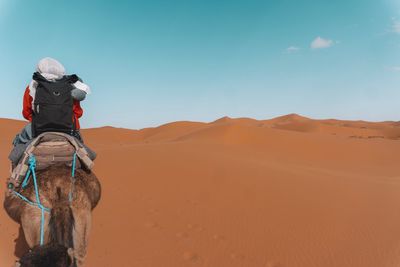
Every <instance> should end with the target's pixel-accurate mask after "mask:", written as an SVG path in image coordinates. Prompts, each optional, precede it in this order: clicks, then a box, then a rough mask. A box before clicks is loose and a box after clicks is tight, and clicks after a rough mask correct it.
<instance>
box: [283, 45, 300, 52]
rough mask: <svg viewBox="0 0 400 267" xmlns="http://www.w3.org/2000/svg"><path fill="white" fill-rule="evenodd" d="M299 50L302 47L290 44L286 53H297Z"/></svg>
mask: <svg viewBox="0 0 400 267" xmlns="http://www.w3.org/2000/svg"><path fill="white" fill-rule="evenodd" d="M299 50H300V47H298V46H293V45H292V46H289V47H288V48H286V53H296V52H297V51H299Z"/></svg>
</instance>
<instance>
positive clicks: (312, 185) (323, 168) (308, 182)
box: [0, 114, 400, 267]
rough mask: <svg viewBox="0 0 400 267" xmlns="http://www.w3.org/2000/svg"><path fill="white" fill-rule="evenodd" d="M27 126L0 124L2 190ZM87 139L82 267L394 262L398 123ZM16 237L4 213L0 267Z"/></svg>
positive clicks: (230, 123)
mask: <svg viewBox="0 0 400 267" xmlns="http://www.w3.org/2000/svg"><path fill="white" fill-rule="evenodd" d="M23 124H24V123H23V122H18V121H12V120H0V131H1V136H0V145H1V150H0V151H1V153H0V157H1V160H0V166H1V169H0V170H1V176H2V177H3V179H4V182H3V183H0V191H2V192H3V191H4V190H5V179H6V178H7V175H8V171H9V163H8V161H7V155H8V152H9V150H10V142H11V140H12V138H13V136H14V135H15V133H16V132H17V131H19V128H20V127H22V125H23ZM83 135H84V137H85V139H86V142H87V144H88V145H89V146H90V147H92V148H93V149H95V150H96V151H97V152H98V159H97V160H96V167H95V172H96V174H97V175H98V177H99V179H100V180H101V183H102V186H103V195H102V200H101V202H100V205H99V206H98V208H96V210H95V211H94V213H93V229H92V232H91V239H90V243H89V248H88V257H87V266H88V267H111V266H118V267H124V266H127V267H131V266H137V267H169V266H171V267H179V266H184V267H186V266H211V267H235V266H249V267H253V266H254V267H296V266H299V267H300V266H301V267H347V266H348V267H350V266H352V267H355V266H359V267H369V266H371V267H395V266H400V123H398V122H379V123H372V122H363V121H339V120H312V119H308V118H304V117H301V116H298V115H295V114H291V115H287V116H283V117H279V118H275V119H272V120H253V119H248V118H240V119H231V118H228V117H225V118H221V119H219V120H217V121H215V122H212V123H198V122H174V123H170V124H166V125H162V126H160V127H156V128H147V129H142V130H126V129H116V128H111V127H104V128H97V129H88V130H84V131H83ZM39 178H40V177H39ZM17 237H18V225H16V224H15V223H14V222H12V221H11V219H9V218H8V217H7V215H6V214H5V212H4V211H3V210H1V211H0V266H1V267H3V266H11V265H12V263H13V261H14V260H15V254H17V255H18V254H20V253H22V251H23V250H24V248H23V246H21V245H18V246H17V247H16V245H15V240H16V239H17ZM19 239H21V237H20V238H19ZM18 243H21V242H18Z"/></svg>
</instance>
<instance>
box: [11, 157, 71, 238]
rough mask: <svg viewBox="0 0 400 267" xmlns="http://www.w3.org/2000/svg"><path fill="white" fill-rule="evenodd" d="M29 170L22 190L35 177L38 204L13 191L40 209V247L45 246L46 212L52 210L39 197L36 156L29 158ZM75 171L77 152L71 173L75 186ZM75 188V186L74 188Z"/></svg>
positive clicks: (34, 183)
mask: <svg viewBox="0 0 400 267" xmlns="http://www.w3.org/2000/svg"><path fill="white" fill-rule="evenodd" d="M28 162H29V169H28V171H27V173H26V176H25V179H24V181H23V183H22V188H25V187H26V186H27V185H28V184H29V180H30V176H31V174H32V177H33V185H34V188H35V197H36V202H33V201H31V200H29V199H28V198H26V197H25V196H23V195H21V194H20V193H18V192H16V191H13V193H14V194H15V195H16V196H18V197H19V198H21V199H22V200H23V201H25V202H27V203H28V204H30V205H32V206H36V207H38V208H39V209H40V211H41V220H40V245H41V246H43V245H44V219H45V217H44V212H50V209H48V208H46V207H44V206H43V205H42V202H41V201H40V195H39V187H38V185H37V178H36V172H35V169H36V158H35V156H34V155H30V156H29V161H28ZM75 169H76V152H75V153H74V157H73V160H72V173H71V177H72V179H73V184H74V181H75V179H74V177H75ZM73 187H74V186H73ZM73 187H72V189H71V190H70V192H69V201H70V202H72V200H73V195H72V194H73V192H72V191H73Z"/></svg>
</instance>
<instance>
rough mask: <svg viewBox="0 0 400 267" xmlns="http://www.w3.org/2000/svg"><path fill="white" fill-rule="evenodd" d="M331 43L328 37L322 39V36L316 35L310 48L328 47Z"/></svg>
mask: <svg viewBox="0 0 400 267" xmlns="http://www.w3.org/2000/svg"><path fill="white" fill-rule="evenodd" d="M332 45H333V41H332V40H329V39H324V38H322V37H319V36H318V37H317V38H315V39H314V41H312V42H311V45H310V46H311V48H312V49H321V48H328V47H331V46H332Z"/></svg>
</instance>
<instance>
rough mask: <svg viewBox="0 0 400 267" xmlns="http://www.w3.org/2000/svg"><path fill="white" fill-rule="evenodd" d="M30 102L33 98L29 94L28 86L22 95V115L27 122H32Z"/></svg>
mask: <svg viewBox="0 0 400 267" xmlns="http://www.w3.org/2000/svg"><path fill="white" fill-rule="evenodd" d="M32 100H33V98H32V97H31V96H30V94H29V85H28V86H27V87H26V89H25V93H24V100H23V104H22V106H23V108H22V115H23V116H24V118H25V119H27V120H28V121H32V112H33V111H32Z"/></svg>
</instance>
